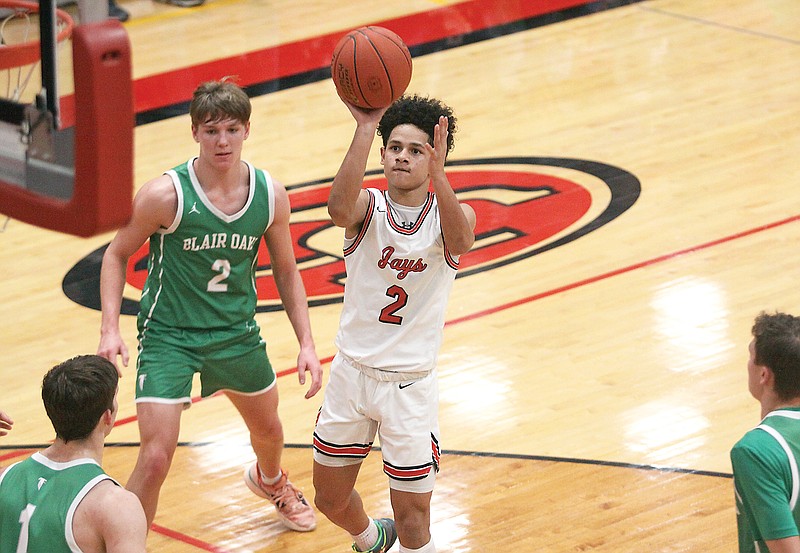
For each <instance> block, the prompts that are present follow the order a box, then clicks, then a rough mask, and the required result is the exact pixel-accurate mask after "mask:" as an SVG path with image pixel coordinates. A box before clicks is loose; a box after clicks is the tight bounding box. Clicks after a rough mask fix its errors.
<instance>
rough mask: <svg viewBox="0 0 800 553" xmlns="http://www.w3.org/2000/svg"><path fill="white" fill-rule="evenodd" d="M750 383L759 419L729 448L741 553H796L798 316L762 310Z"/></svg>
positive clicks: (799, 511)
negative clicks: (757, 403)
mask: <svg viewBox="0 0 800 553" xmlns="http://www.w3.org/2000/svg"><path fill="white" fill-rule="evenodd" d="M752 333H753V340H752V341H751V342H750V359H749V360H748V362H747V373H748V388H749V390H750V393H751V394H752V395H753V397H754V398H756V399H757V400H758V401H759V402H760V403H761V418H762V420H761V423H760V424H759V425H758V426H757V427H756V428H754V429H753V430H750V431H749V432H747V433H746V434H745V435H744V437H743V438H742V439H741V440H739V441H738V442H737V443H736V445H735V446H734V447H733V449H732V450H731V464H732V465H733V481H734V489H735V492H736V513H737V516H736V519H737V524H738V528H739V551H740V553H767V551H769V553H800V537H798V535H799V534H800V532H798V527H800V505H798V499H800V497H799V496H800V474H799V473H798V463H800V317H794V316H792V315H787V314H785V313H775V314H767V313H762V314H760V315H759V316H758V317H757V318H756V320H755V324H754V325H753V329H752Z"/></svg>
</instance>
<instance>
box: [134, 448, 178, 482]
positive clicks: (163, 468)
mask: <svg viewBox="0 0 800 553" xmlns="http://www.w3.org/2000/svg"><path fill="white" fill-rule="evenodd" d="M174 453H175V450H174V449H164V448H160V447H145V448H142V450H141V451H140V453H139V463H138V464H139V465H140V466H141V470H142V471H143V472H145V473H146V474H147V477H148V478H149V479H152V480H156V481H164V479H166V477H167V473H168V472H169V468H170V466H171V465H172V457H173V454H174Z"/></svg>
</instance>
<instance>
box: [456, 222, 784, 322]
mask: <svg viewBox="0 0 800 553" xmlns="http://www.w3.org/2000/svg"><path fill="white" fill-rule="evenodd" d="M798 220H800V215H794V216H793V217H789V218H788V219H782V220H780V221H776V222H774V223H768V224H766V225H762V226H760V227H755V228H752V229H749V230H745V231H742V232H738V233H736V234H732V235H730V236H726V237H724V238H720V239H718V240H712V241H711V242H706V243H705V244H700V245H699V246H694V247H691V248H686V249H685V250H678V251H677V252H673V253H668V254H666V255H661V256H659V257H654V258H653V259H649V260H647V261H642V262H640V263H635V264H633V265H629V266H627V267H623V268H622V269H615V270H613V271H609V272H607V273H603V274H601V275H597V276H594V277H591V278H587V279H584V280H579V281H577V282H573V283H572V284H567V285H565V286H559V287H558V288H553V289H552V290H548V291H546V292H542V293H540V294H535V295H533V296H529V297H527V298H521V299H518V300H514V301H512V302H508V303H504V304H502V305H498V306H496V307H491V308H489V309H484V310H483V311H477V312H475V313H473V314H471V315H466V316H464V317H459V318H456V319H453V320H450V321H447V322H446V323H445V326H449V325H454V324H458V323H463V322H466V321H471V320H473V319H478V318H480V317H485V316H486V315H491V314H493V313H497V312H498V311H505V310H506V309H511V308H512V307H517V306H518V305H523V304H526V303H530V302H532V301H536V300H540V299H542V298H547V297H549V296H555V295H556V294H560V293H561V292H567V291H569V290H574V289H576V288H580V287H582V286H586V285H587V284H593V283H595V282H599V281H601V280H605V279H607V278H611V277H614V276H617V275H621V274H624V273H629V272H631V271H634V270H636V269H641V268H643V267H649V266H651V265H656V264H658V263H661V262H662V261H668V260H670V259H674V258H676V257H680V256H681V255H686V254H687V253H694V252H697V251H701V250H705V249H708V248H711V247H713V246H718V245H720V244H724V243H726V242H731V241H733V240H737V239H739V238H744V237H745V236H750V235H752V234H757V233H759V232H763V231H765V230H770V229H773V228H775V227H779V226H782V225H786V224H789V223H793V222H795V221H798Z"/></svg>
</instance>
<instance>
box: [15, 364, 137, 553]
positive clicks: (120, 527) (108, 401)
mask: <svg viewBox="0 0 800 553" xmlns="http://www.w3.org/2000/svg"><path fill="white" fill-rule="evenodd" d="M118 380H119V376H118V375H117V369H116V368H115V367H114V365H113V364H111V363H110V362H109V361H108V360H106V359H103V358H102V357H99V356H97V355H82V356H79V357H74V358H72V359H70V360H68V361H65V362H63V363H61V364H59V365H56V366H55V367H53V368H52V369H51V370H50V371H49V372H48V373H47V374H46V375H45V377H44V380H43V381H42V400H43V401H44V407H45V410H46V411H47V416H48V417H50V421H51V422H52V423H53V428H54V429H55V431H56V439H55V440H54V441H53V445H51V446H50V447H48V448H47V449H45V450H43V451H39V452H37V453H34V454H33V455H32V456H31V457H29V458H28V459H25V460H24V461H20V462H18V463H15V464H13V465H11V466H10V467H8V468H7V469H6V470H5V471H4V472H2V473H0V553H20V552H26V551H30V552H38V551H46V552H47V553H70V552H72V551H82V552H83V553H100V552H106V553H144V551H145V538H146V537H147V526H146V523H145V517H144V511H143V510H142V506H141V504H140V503H139V500H138V499H137V498H136V496H135V495H134V494H132V493H131V492H129V491H127V490H125V489H124V488H122V487H121V486H120V485H119V484H117V483H116V482H115V481H114V480H112V478H111V477H110V476H108V475H107V474H106V473H105V472H103V469H102V468H100V463H101V461H102V458H103V441H104V440H105V437H106V436H108V434H109V432H111V429H112V428H113V426H114V421H115V420H116V416H117V382H118Z"/></svg>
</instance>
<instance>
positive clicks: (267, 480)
mask: <svg viewBox="0 0 800 553" xmlns="http://www.w3.org/2000/svg"><path fill="white" fill-rule="evenodd" d="M258 472H259V473H260V474H261V482H262V483H263V484H266V485H267V486H274V485H275V484H277V483H278V480H280V479H281V476H283V471H282V470H280V469H278V476H275V477H273V478H267V476H266V475H265V474H264V472H263V471H262V470H261V467H259V468H258Z"/></svg>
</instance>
